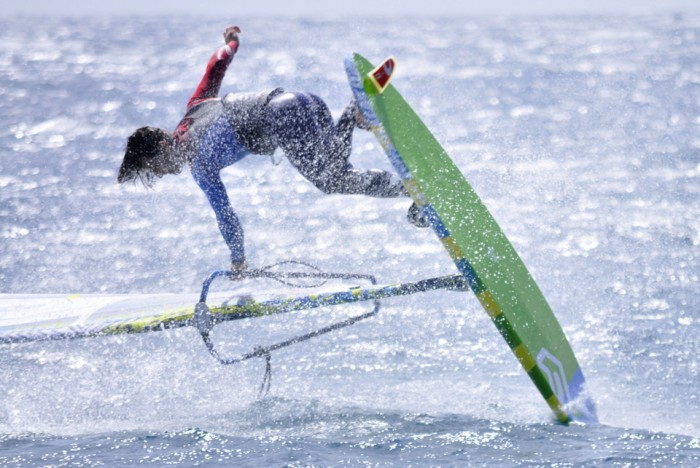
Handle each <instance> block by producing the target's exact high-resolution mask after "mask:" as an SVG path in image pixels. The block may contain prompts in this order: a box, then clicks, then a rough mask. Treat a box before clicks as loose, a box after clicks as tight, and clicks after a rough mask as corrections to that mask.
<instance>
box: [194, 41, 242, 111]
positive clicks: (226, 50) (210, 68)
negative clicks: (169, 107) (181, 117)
mask: <svg viewBox="0 0 700 468" xmlns="http://www.w3.org/2000/svg"><path fill="white" fill-rule="evenodd" d="M237 50H238V42H236V41H231V42H229V43H228V44H226V45H225V46H223V47H221V48H220V49H218V50H217V51H216V52H214V54H213V55H212V56H211V58H210V59H209V63H208V64H207V69H206V71H205V72H204V76H203V77H202V81H200V82H199V86H197V89H196V90H195V92H194V94H193V95H192V97H191V98H190V100H189V102H188V103H187V109H188V110H189V109H190V108H191V107H192V106H194V105H196V104H199V103H200V102H202V101H205V100H207V99H211V98H215V97H217V96H218V95H219V88H220V87H221V82H222V81H223V80H224V75H225V74H226V69H227V68H228V66H229V64H230V63H231V60H233V56H234V55H235V54H236V51H237Z"/></svg>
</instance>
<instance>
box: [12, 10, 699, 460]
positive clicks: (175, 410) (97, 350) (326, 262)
mask: <svg viewBox="0 0 700 468" xmlns="http://www.w3.org/2000/svg"><path fill="white" fill-rule="evenodd" d="M236 21H237V22H238V24H239V25H240V26H241V28H242V30H243V33H242V35H241V40H242V45H241V48H240V51H239V54H238V55H237V57H236V58H235V60H234V63H233V64H232V66H231V68H230V70H229V73H228V76H227V77H226V80H225V82H224V86H223V89H222V91H223V92H228V91H253V90H260V89H267V88H271V87H276V86H281V87H284V88H286V89H289V90H306V91H311V92H314V93H316V94H318V95H319V96H321V97H322V98H324V99H325V100H326V101H327V102H328V104H329V106H330V108H331V109H332V111H333V113H334V115H335V116H338V115H339V114H340V112H341V111H342V109H343V107H344V106H345V105H346V104H347V102H348V101H349V99H350V91H349V88H348V86H347V83H346V79H345V75H344V70H343V64H342V60H343V58H344V57H345V56H347V55H348V54H349V53H351V52H353V51H357V52H360V53H362V54H363V55H365V56H366V57H368V58H369V59H371V60H373V61H375V62H376V61H379V60H381V59H383V58H385V57H386V56H388V55H394V56H395V58H396V60H397V62H398V71H397V73H396V76H395V78H394V84H395V86H396V87H397V88H398V89H399V90H400V91H401V92H402V93H403V94H404V96H405V97H406V99H407V100H408V101H409V102H410V103H412V104H413V106H414V108H415V109H416V111H417V112H418V113H419V115H421V117H423V119H424V121H425V122H426V124H427V125H428V126H429V127H430V128H431V129H432V130H433V131H434V133H435V134H436V136H437V137H438V139H439V140H440V141H441V142H442V143H443V145H444V146H445V147H446V148H447V150H448V151H449V152H450V153H451V154H452V156H453V158H454V159H455V161H456V163H457V164H458V166H459V167H460V168H461V169H462V171H463V172H464V174H465V175H466V177H467V179H468V180H469V181H470V182H471V183H472V185H473V186H474V187H475V189H476V191H477V192H478V193H479V194H480V196H481V198H482V200H483V201H484V203H485V204H486V205H487V206H488V207H489V209H490V210H491V211H492V213H493V214H494V216H495V218H496V219H497V220H498V222H499V223H500V225H501V226H502V228H503V229H504V231H505V232H506V234H507V235H508V237H509V238H510V239H511V241H512V242H513V244H514V246H515V247H516V249H517V250H518V252H519V253H520V255H521V256H522V257H523V259H524V261H525V263H526V265H527V266H528V268H529V269H530V271H531V273H532V274H533V276H534V277H535V278H536V279H537V281H538V284H539V285H540V287H541V289H542V290H543V292H544V294H545V296H546V297H547V299H548V301H549V302H550V304H551V306H552V308H553V310H554V312H555V314H556V315H557V317H558V319H559V321H560V322H561V324H562V326H563V328H564V330H565V332H566V334H567V336H568V337H569V340H570V341H571V344H572V346H573V348H574V350H575V352H576V354H577V357H578V359H579V361H580V363H581V366H582V368H583V370H584V373H585V374H586V378H587V381H588V385H589V390H590V393H591V394H592V396H593V398H594V400H595V402H596V404H597V409H598V415H599V418H600V424H597V425H571V426H568V427H567V426H562V425H559V424H557V423H556V422H555V421H554V420H553V417H552V415H551V413H550V411H549V409H548V407H547V406H546V404H545V403H544V402H543V401H542V399H541V397H540V396H539V394H538V393H537V392H536V390H535V389H534V387H533V386H532V384H531V383H530V381H529V379H528V378H527V376H525V375H524V373H523V372H522V370H521V369H520V366H519V364H518V363H517V361H516V360H515V358H514V357H513V356H512V354H511V353H510V351H509V350H508V348H507V346H506V345H505V344H504V343H503V340H502V339H501V337H500V336H499V335H498V333H497V331H496V330H495V328H494V327H493V325H492V324H491V323H490V321H489V319H488V317H487V316H486V314H485V313H484V312H483V310H482V309H481V307H480V306H479V304H478V302H477V301H476V299H475V298H474V297H472V296H465V295H463V294H458V293H454V292H432V293H426V294H422V295H416V296H411V297H405V298H395V299H390V300H387V301H385V303H384V305H383V307H382V310H381V312H380V314H379V316H377V317H375V318H372V319H369V320H367V321H364V322H362V323H360V324H357V325H354V326H353V327H351V328H348V329H345V330H342V331H338V332H336V333H334V334H329V335H326V336H324V337H321V338H318V339H316V340H312V341H309V342H306V343H303V344H299V345H297V346H295V347H291V348H286V349H284V350H280V351H279V352H277V353H275V354H273V357H272V361H271V363H272V386H271V390H270V393H269V394H268V395H267V396H265V397H262V398H259V397H258V388H259V386H260V384H261V382H262V378H263V374H264V370H265V363H264V361H260V360H252V361H248V362H246V363H243V364H240V365H238V366H228V367H223V366H220V365H218V364H217V363H216V362H215V361H214V360H212V358H211V357H210V356H209V355H208V354H207V352H206V349H205V348H204V346H203V345H202V343H201V341H200V340H199V338H198V336H197V334H196V332H195V331H194V330H184V329H183V330H177V331H169V332H162V333H153V334H149V335H144V336H134V337H109V338H98V339H87V340H79V341H72V342H53V343H35V344H24V345H12V346H9V345H5V346H2V347H0V377H1V378H0V465H2V466H120V465H126V466H130V465H137V464H151V465H155V466H170V465H178V464H182V465H186V466H197V465H201V466H217V465H221V466H402V467H403V466H619V467H622V466H625V467H626V466H670V465H678V466H699V465H700V422H699V420H700V369H699V367H700V365H699V362H700V361H699V358H698V355H700V279H699V277H700V17H698V16H697V15H682V14H677V15H658V16H577V17H490V18H489V17H474V18H469V17H465V18H428V19H426V18H418V17H398V18H374V19H368V18H342V19H341V18H335V19H334V18H329V19H313V20H311V19H306V20H304V19H288V18H287V19H285V18H274V17H272V18H270V17H265V18H262V17H244V18H237V19H236ZM0 24H1V25H2V27H1V28H0V39H1V40H0V95H1V99H0V119H2V122H3V123H4V125H2V126H1V127H0V189H1V190H0V293H4V294H15V293H123V294H137V293H160V292H191V293H196V292H198V291H199V288H200V287H201V284H202V280H203V279H204V278H205V277H206V275H207V274H208V273H209V272H210V271H212V270H215V269H219V268H225V267H226V266H227V258H228V254H227V250H226V247H225V245H224V243H223V241H222V240H221V238H220V235H219V233H218V231H217V228H216V223H215V220H214V217H213V213H212V211H211V209H210V208H209V207H208V205H207V201H206V199H205V198H204V196H203V194H202V193H201V192H200V191H199V189H198V188H197V186H196V185H195V183H194V181H193V180H192V179H191V177H190V176H189V175H188V174H187V173H183V174H181V175H179V176H170V177H166V178H164V179H162V180H161V181H160V182H159V183H158V185H157V187H156V189H155V190H153V191H147V190H145V189H143V188H139V187H120V186H118V185H117V184H116V181H115V179H116V170H117V168H118V166H119V163H120V161H121V156H122V151H123V147H124V143H125V140H126V137H127V136H128V135H129V134H130V133H131V132H132V131H133V130H134V129H135V128H137V127H139V126H142V125H153V126H160V127H163V128H169V129H172V128H174V126H175V125H176V124H177V122H178V120H179V118H180V117H181V115H182V113H183V109H184V106H185V103H186V101H187V99H188V98H189V96H190V94H191V92H192V90H193V89H194V87H195V86H196V84H197V83H198V81H199V79H200V77H201V73H202V71H203V69H204V65H205V64H206V61H207V59H208V58H209V55H210V53H211V52H212V51H213V50H214V49H215V48H216V47H218V45H219V41H220V40H221V38H220V32H221V31H222V30H223V28H224V27H225V26H227V24H226V23H225V22H222V21H221V20H220V19H212V18H206V17H200V18H196V17H184V16H173V17H151V18H78V17H75V18H48V17H14V18H12V17H11V18H3V19H1V20H0ZM353 162H354V163H355V164H356V165H357V166H359V167H380V168H386V169H389V168H390V166H389V164H388V162H387V160H386V157H385V156H384V155H383V153H382V151H381V148H379V147H378V146H377V144H376V142H375V141H374V140H373V137H371V136H370V135H367V134H363V133H361V132H360V133H358V134H357V135H356V138H355V155H354V156H353ZM224 180H225V183H226V185H227V186H228V189H229V195H230V197H231V199H232V202H233V204H234V206H235V208H236V211H237V213H238V214H239V216H240V217H241V219H242V222H243V224H244V227H245V229H246V236H247V237H246V247H247V252H248V260H249V262H250V263H251V264H252V265H253V266H263V265H269V264H274V263H276V262H279V261H282V260H297V261H305V262H309V263H312V264H314V265H316V266H317V267H318V268H321V269H323V270H324V271H340V272H357V273H370V274H374V275H376V277H377V278H378V279H379V280H380V282H382V283H385V282H397V281H408V280H415V279H421V278H428V277H431V276H438V275H443V274H453V273H455V272H456V269H455V267H454V265H453V264H452V262H451V261H450V259H449V258H448V256H447V255H446V254H445V252H444V251H443V249H442V247H441V245H440V244H439V242H438V241H437V240H436V238H435V235H434V234H433V233H432V232H430V231H428V230H419V229H416V228H414V227H412V226H411V225H409V224H408V223H407V222H406V221H405V214H406V209H407V208H408V205H409V201H408V200H403V199H393V200H377V199H371V198H366V197H361V196H341V195H333V196H327V195H323V194H321V193H320V192H318V191H317V190H316V189H315V188H314V187H312V186H311V185H310V184H309V183H308V182H306V181H305V180H304V179H303V178H302V177H301V176H300V175H299V174H297V173H296V172H295V171H294V170H293V169H292V168H291V166H290V165H289V164H288V163H287V162H286V161H285V160H284V158H283V155H281V154H278V155H276V156H275V158H265V157H249V158H248V159H246V160H244V161H242V162H241V163H239V164H237V165H235V166H233V167H230V168H228V169H226V170H225V171H224ZM251 287H252V288H254V289H255V288H267V287H270V286H269V284H268V283H263V282H260V283H259V284H258V283H256V284H253V285H251ZM357 310H361V307H360V308H359V309H357ZM353 312H355V309H354V308H347V309H341V310H337V311H326V310H323V311H317V312H308V313H304V314H296V315H294V314H288V315H284V316H280V317H273V318H268V319H260V320H257V321H249V322H245V323H237V324H230V325H225V326H221V328H220V329H218V330H217V335H216V338H217V340H219V342H220V343H222V345H224V346H226V347H227V349H229V350H230V351H231V352H237V351H247V350H249V349H251V348H253V347H254V346H256V345H260V344H270V343H273V342H275V341H276V340H280V339H284V338H285V337H288V336H289V335H290V334H294V333H303V332H305V331H308V330H309V329H311V328H313V327H314V326H322V325H323V324H325V323H327V322H328V321H329V320H331V319H332V318H334V317H335V318H338V317H341V316H346V315H347V314H349V313H353ZM46 313H49V312H48V311H47V312H46Z"/></svg>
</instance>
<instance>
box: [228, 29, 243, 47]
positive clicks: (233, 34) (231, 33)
mask: <svg viewBox="0 0 700 468" xmlns="http://www.w3.org/2000/svg"><path fill="white" fill-rule="evenodd" d="M240 33H241V28H239V27H238V26H229V27H228V28H226V30H225V31H224V43H226V44H228V43H229V42H231V41H236V42H239V40H238V35H239V34H240Z"/></svg>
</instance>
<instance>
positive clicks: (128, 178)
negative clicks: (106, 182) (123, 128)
mask: <svg viewBox="0 0 700 468" xmlns="http://www.w3.org/2000/svg"><path fill="white" fill-rule="evenodd" d="M169 139H170V134H168V133H167V132H166V131H165V130H161V129H160V128H154V127H141V128H139V129H138V130H136V131H135V132H134V133H132V134H131V136H130V137H129V140H128V141H127V142H126V151H125V152H124V160H123V161H122V165H121V167H120V168H119V175H118V176H117V182H119V183H120V184H123V183H124V182H133V183H136V181H140V182H141V183H142V184H143V185H144V186H145V187H149V188H150V187H152V186H153V183H154V181H155V179H156V175H155V174H154V173H153V171H152V170H151V168H150V167H149V166H148V165H147V163H148V162H149V161H150V160H151V159H153V158H155V157H156V156H158V154H159V153H160V152H161V150H162V144H161V143H162V142H163V141H164V140H166V141H167V140H169Z"/></svg>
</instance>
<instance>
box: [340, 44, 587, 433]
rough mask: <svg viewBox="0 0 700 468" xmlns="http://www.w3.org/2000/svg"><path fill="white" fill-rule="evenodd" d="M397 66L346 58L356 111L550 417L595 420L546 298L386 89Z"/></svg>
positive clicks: (455, 172) (445, 159)
mask: <svg viewBox="0 0 700 468" xmlns="http://www.w3.org/2000/svg"><path fill="white" fill-rule="evenodd" d="M394 65H395V62H394V60H393V58H389V59H387V60H386V61H384V62H383V63H382V64H381V65H380V66H378V67H376V68H375V67H374V66H373V65H372V64H371V63H370V62H368V61H367V60H366V59H365V58H363V57H362V56H360V55H359V54H354V55H353V56H351V57H348V58H347V59H346V61H345V69H346V72H347V75H348V79H349V81H350V86H351V88H352V91H353V94H354V95H355V99H356V101H357V103H358V107H359V108H360V110H361V112H362V114H363V115H364V117H365V119H366V120H367V122H368V124H369V125H370V126H371V128H372V130H373V132H374V134H375V135H376V137H377V139H378V140H379V143H380V144H381V145H382V147H383V148H384V150H385V151H386V153H387V155H388V156H389V159H390V160H391V163H392V165H393V166H394V168H395V169H396V171H397V172H398V174H399V175H400V176H401V178H402V179H403V181H404V185H405V187H406V189H407V190H408V192H409V194H410V195H411V197H412V198H413V200H414V201H415V202H416V203H417V204H418V206H419V207H421V208H422V210H423V213H424V214H425V215H426V217H427V218H428V219H429V220H430V224H431V226H432V228H433V229H434V231H435V233H436V234H437V236H438V238H439V239H440V241H441V242H442V244H443V246H444V247H445V249H447V252H448V253H449V255H450V257H451V258H452V260H453V261H454V262H455V264H456V266H457V269H458V270H459V271H460V273H461V274H463V275H464V276H465V277H466V279H467V280H468V283H469V285H470V287H471V289H472V291H473V292H474V294H475V295H476V297H477V298H478V300H479V302H480V303H481V305H482V306H483V308H484V309H485V310H486V313H487V314H488V315H489V317H490V318H491V320H492V321H493V323H494V324H495V325H496V328H497V329H498V331H499V332H500V334H501V335H502V336H503V338H504V339H505V341H506V343H507V344H508V346H509V347H510V349H511V350H512V352H513V353H514V354H515V356H516V358H517V359H518V361H519V362H520V364H521V365H522V367H523V369H524V370H525V372H526V373H527V374H528V376H529V377H530V379H532V382H533V383H534V384H535V386H536V387H537V389H538V390H539V392H540V394H541V395H542V396H543V397H544V399H545V401H546V402H547V404H548V405H549V407H550V408H551V409H552V411H553V412H554V415H555V417H556V418H557V419H558V420H559V421H561V422H563V423H568V422H570V421H574V420H576V421H582V422H596V421H597V417H596V412H595V406H594V404H593V401H592V400H591V399H590V397H589V396H588V394H587V392H586V391H585V379H584V375H583V372H582V371H581V368H580V366H579V364H578V362H577V360H576V356H575V355H574V352H573V350H572V349H571V345H570V344H569V342H568V340H567V339H566V336H565V335H564V332H563V330H562V328H561V326H560V325H559V322H558V321H557V319H556V317H555V316H554V314H553V312H552V310H551V308H550V307H549V305H548V303H547V301H546V299H545V298H544V296H543V294H542V292H541V291H540V289H539V287H538V286H537V284H536V283H535V281H534V279H533V278H532V276H531V275H530V273H529V272H528V270H527V268H526V267H525V265H524V263H523V261H522V260H521V259H520V256H519V255H518V254H517V252H516V251H515V249H514V248H513V246H512V245H511V243H510V242H509V240H508V239H507V238H506V236H505V234H504V233H503V231H502V230H501V228H500V227H499V226H498V223H497V222H496V221H495V219H494V218H493V216H492V215H491V213H490V212H489V211H488V209H487V208H486V206H484V204H483V203H482V201H481V200H480V199H479V196H478V195H477V194H476V192H475V191H474V189H473V188H472V187H471V185H470V184H469V183H468V182H467V180H466V179H465V178H464V176H463V175H462V173H461V172H460V170H459V169H458V168H457V166H455V164H454V162H453V161H452V159H451V158H450V156H449V155H448V154H447V152H446V151H445V149H444V148H443V147H442V146H441V145H440V143H439V142H438V141H437V140H436V138H435V137H434V136H433V134H432V133H431V132H430V130H428V128H427V127H426V126H425V124H424V123H423V121H422V120H421V119H420V118H419V117H418V115H417V114H416V113H415V112H414V111H413V109H412V108H411V106H410V105H409V104H408V103H407V102H406V101H405V100H404V98H403V97H402V96H401V95H400V94H399V93H398V91H396V89H395V88H394V86H393V85H391V84H389V80H390V79H391V76H392V73H393V71H394Z"/></svg>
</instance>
